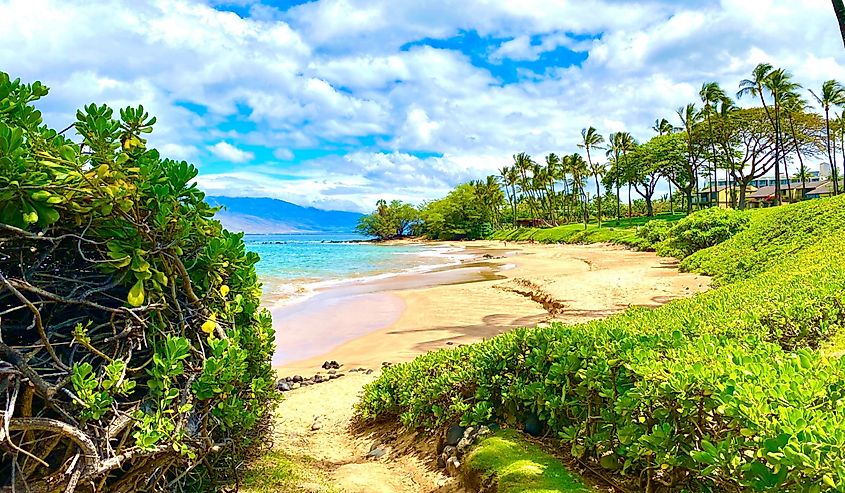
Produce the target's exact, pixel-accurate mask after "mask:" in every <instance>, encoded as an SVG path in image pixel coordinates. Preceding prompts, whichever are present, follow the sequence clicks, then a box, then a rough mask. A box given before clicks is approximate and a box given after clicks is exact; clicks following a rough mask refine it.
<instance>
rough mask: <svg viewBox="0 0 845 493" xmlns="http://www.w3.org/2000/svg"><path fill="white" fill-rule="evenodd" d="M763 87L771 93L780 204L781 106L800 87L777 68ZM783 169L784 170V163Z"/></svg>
mask: <svg viewBox="0 0 845 493" xmlns="http://www.w3.org/2000/svg"><path fill="white" fill-rule="evenodd" d="M764 87H765V88H766V89H767V90H768V91H769V93H770V94H771V95H772V101H773V106H774V110H775V120H774V123H775V124H774V129H775V196H776V201H777V204H778V205H780V204H781V195H780V188H781V185H780V160H781V158H783V157H785V156H784V152H783V139H782V137H781V107H782V106H783V102H784V98H785V97H787V95H788V94H789V93H791V92H795V91H797V90H798V89H800V88H801V85H800V84H798V83H796V82H793V81H792V74H791V73H789V71H787V70H784V69H782V68H779V69H777V70H774V71H773V72H771V73H770V74H769V77H768V78H766V80H765V83H764ZM784 170H786V169H785V164H784ZM787 178H788V177H787Z"/></svg>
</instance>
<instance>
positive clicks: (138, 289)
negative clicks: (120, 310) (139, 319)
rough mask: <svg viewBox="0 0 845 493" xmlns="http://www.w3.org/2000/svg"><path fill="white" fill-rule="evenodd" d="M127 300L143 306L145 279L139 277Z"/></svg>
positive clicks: (133, 304) (131, 303)
mask: <svg viewBox="0 0 845 493" xmlns="http://www.w3.org/2000/svg"><path fill="white" fill-rule="evenodd" d="M126 301H127V302H129V304H130V305H132V306H141V305H143V304H144V281H142V280H140V279H138V281H137V282H136V283H135V285H134V286H132V289H130V290H129V295H128V296H126Z"/></svg>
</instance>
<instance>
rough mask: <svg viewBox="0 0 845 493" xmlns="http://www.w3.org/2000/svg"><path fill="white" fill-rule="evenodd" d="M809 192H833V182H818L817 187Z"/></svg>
mask: <svg viewBox="0 0 845 493" xmlns="http://www.w3.org/2000/svg"><path fill="white" fill-rule="evenodd" d="M807 193H808V194H811V195H817V194H823V193H833V183H832V182H831V181H830V180H828V181H823V182H821V183H816V187H815V188H813V189H812V190H810V191H809V192H807Z"/></svg>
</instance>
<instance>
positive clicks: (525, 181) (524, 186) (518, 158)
mask: <svg viewBox="0 0 845 493" xmlns="http://www.w3.org/2000/svg"><path fill="white" fill-rule="evenodd" d="M535 165H536V163H535V162H534V161H533V160H532V159H531V156H529V155H528V154H526V153H524V152H520V153H519V154H515V155H514V156H513V167H514V168H516V170H517V172H518V173H519V178H520V179H519V188H520V190H521V192H522V195H523V198H527V199H528V210H529V212H530V213H531V219H535V218H536V215H537V213H536V203H537V202H536V199H535V196H534V186H533V177H532V176H530V175H529V173H532V172H533V171H534V167H535Z"/></svg>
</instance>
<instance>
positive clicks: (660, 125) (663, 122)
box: [651, 118, 675, 136]
mask: <svg viewBox="0 0 845 493" xmlns="http://www.w3.org/2000/svg"><path fill="white" fill-rule="evenodd" d="M651 128H652V130H654V131H655V132H657V135H661V136H662V135H669V134H671V133H672V132H674V131H675V127H673V126H672V124H671V123H669V120H667V119H665V118H662V119H660V120H654V126H653V127H651Z"/></svg>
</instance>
